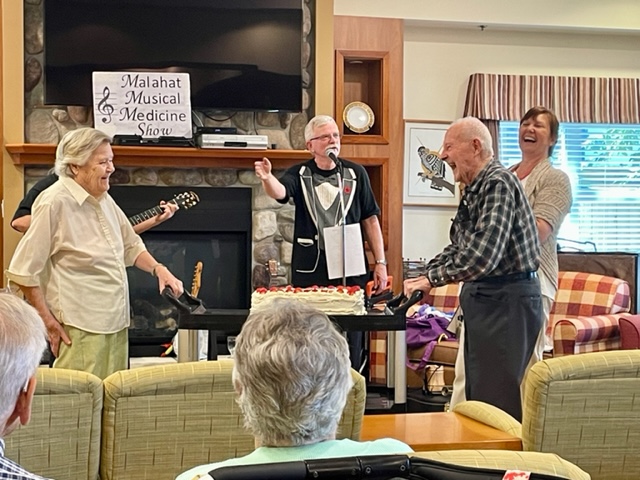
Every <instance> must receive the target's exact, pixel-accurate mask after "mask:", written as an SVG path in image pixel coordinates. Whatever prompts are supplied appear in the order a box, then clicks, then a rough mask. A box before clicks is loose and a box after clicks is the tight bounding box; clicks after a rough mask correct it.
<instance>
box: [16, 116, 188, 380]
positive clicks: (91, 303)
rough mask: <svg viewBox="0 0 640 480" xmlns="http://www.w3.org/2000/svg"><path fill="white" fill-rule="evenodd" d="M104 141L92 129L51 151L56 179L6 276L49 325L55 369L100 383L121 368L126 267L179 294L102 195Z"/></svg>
mask: <svg viewBox="0 0 640 480" xmlns="http://www.w3.org/2000/svg"><path fill="white" fill-rule="evenodd" d="M110 141H111V138H110V137H109V136H108V135H106V134H105V133H103V132H101V131H99V130H96V129H94V128H79V129H77V130H72V131H70V132H67V133H66V134H65V136H64V137H63V138H62V140H61V141H60V143H59V145H58V148H57V150H56V161H55V170H56V174H57V175H58V176H59V177H60V179H59V180H58V181H57V182H56V183H55V184H53V185H52V186H50V187H49V188H47V189H46V190H45V191H44V192H42V193H41V194H40V195H39V196H38V198H37V199H36V201H35V203H34V205H33V216H32V219H31V226H30V227H29V229H28V230H27V232H26V234H25V236H24V237H22V240H21V241H20V243H19V244H18V246H17V248H16V251H15V254H14V255H13V258H12V259H11V263H10V265H9V268H8V270H7V277H8V278H9V281H10V282H12V283H13V284H15V285H18V287H20V289H21V290H22V292H23V293H24V295H25V297H26V299H27V300H28V301H29V303H30V304H31V305H33V306H34V307H35V308H36V309H37V310H38V313H39V314H40V316H41V318H42V321H43V322H44V324H45V326H46V327H47V331H48V333H49V342H50V344H51V352H52V353H53V355H54V356H55V357H56V360H55V362H54V364H53V366H54V367H55V368H68V369H72V370H81V371H85V372H89V373H93V374H94V375H96V376H98V377H100V378H105V377H107V376H108V375H110V374H111V373H113V372H115V371H118V370H123V369H126V368H127V362H128V356H129V355H128V327H129V322H130V313H129V284H128V281H127V272H126V267H128V266H132V265H133V266H136V267H137V268H139V269H140V270H143V271H145V272H148V273H150V274H152V275H153V276H154V277H157V279H158V287H159V292H160V291H162V290H163V289H164V288H165V287H169V288H171V289H172V290H173V291H174V292H175V293H176V294H177V295H180V294H181V293H182V289H183V287H182V282H181V281H180V280H178V279H177V278H176V277H174V276H173V274H172V273H171V272H170V271H169V269H168V268H167V267H165V266H164V265H162V264H160V263H158V262H157V261H156V260H155V259H154V258H153V256H152V255H151V254H150V253H149V252H148V251H147V249H146V247H145V245H144V243H143V242H142V239H141V238H140V237H139V236H138V235H136V234H135V232H134V231H133V228H132V226H131V224H130V223H129V220H128V219H127V217H126V215H125V214H124V212H123V211H122V210H121V209H120V207H118V206H117V205H116V203H115V201H114V200H113V198H111V196H110V195H109V194H108V190H109V178H110V177H111V174H112V173H113V172H114V171H115V168H114V165H113V151H112V150H111V144H110Z"/></svg>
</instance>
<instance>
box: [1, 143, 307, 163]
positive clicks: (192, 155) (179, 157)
mask: <svg viewBox="0 0 640 480" xmlns="http://www.w3.org/2000/svg"><path fill="white" fill-rule="evenodd" d="M112 148H113V153H114V162H115V164H116V166H121V167H174V168H175V167H178V168H180V167H183V168H243V169H245V168H246V169H252V168H253V163H254V162H255V161H256V160H260V159H262V157H267V158H269V160H271V163H272V164H273V166H274V167H275V168H277V169H283V168H287V167H290V166H292V165H294V164H296V163H299V162H301V161H304V160H307V159H309V158H311V154H310V153H309V152H307V151H306V150H255V149H226V148H225V149H200V148H182V147H130V146H126V147H125V146H119V145H113V146H112ZM6 149H7V151H8V152H9V153H10V154H11V158H12V159H13V163H14V164H15V165H24V166H30V165H34V166H35V165H53V163H54V159H55V151H56V145H47V144H35V143H19V144H9V145H6Z"/></svg>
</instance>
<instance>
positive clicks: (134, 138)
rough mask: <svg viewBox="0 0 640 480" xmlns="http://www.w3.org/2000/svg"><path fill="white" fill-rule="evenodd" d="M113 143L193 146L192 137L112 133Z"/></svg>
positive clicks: (137, 145) (151, 145) (136, 145)
mask: <svg viewBox="0 0 640 480" xmlns="http://www.w3.org/2000/svg"><path fill="white" fill-rule="evenodd" d="M113 144H114V145H127V146H135V147H139V146H150V147H195V144H194V142H193V139H191V138H186V137H158V138H149V137H141V136H140V135H114V136H113Z"/></svg>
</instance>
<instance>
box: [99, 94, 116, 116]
mask: <svg viewBox="0 0 640 480" xmlns="http://www.w3.org/2000/svg"><path fill="white" fill-rule="evenodd" d="M102 95H103V97H102V100H100V102H99V103H98V112H100V113H101V114H102V115H104V116H103V117H102V123H111V115H112V114H113V112H114V110H115V108H113V105H111V104H110V103H109V102H107V99H108V98H109V95H111V91H110V90H109V87H104V90H102Z"/></svg>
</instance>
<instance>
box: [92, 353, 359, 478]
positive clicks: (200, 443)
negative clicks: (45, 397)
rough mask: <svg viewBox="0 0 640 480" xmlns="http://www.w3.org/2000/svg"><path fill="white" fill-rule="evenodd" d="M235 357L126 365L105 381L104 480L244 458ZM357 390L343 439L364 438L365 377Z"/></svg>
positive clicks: (165, 474) (167, 474)
mask: <svg viewBox="0 0 640 480" xmlns="http://www.w3.org/2000/svg"><path fill="white" fill-rule="evenodd" d="M232 368H233V361H232V360H219V361H210V362H192V363H177V364H173V365H157V366H152V367H142V368H136V369H133V370H124V371H121V372H116V373H114V374H113V375H110V376H109V377H107V378H106V379H105V380H104V409H103V410H104V413H103V435H102V454H101V457H100V478H101V480H125V479H126V480H128V479H134V478H135V479H136V480H145V479H149V480H164V479H166V480H173V479H174V478H175V477H176V475H177V474H179V473H181V472H184V471H185V470H187V469H189V468H191V467H194V466H196V465H201V464H205V463H212V462H217V461H222V460H226V459H228V458H233V457H239V456H243V455H246V454H248V453H250V452H251V451H253V450H254V448H255V444H254V438H253V436H252V435H251V434H250V433H249V432H247V431H246V430H245V429H244V427H243V418H242V413H241V412H240V409H239V407H238V405H237V403H236V395H235V391H234V388H233V384H232V381H231V371H232ZM351 373H352V377H353V380H354V387H353V388H352V390H351V393H350V394H349V397H348V400H347V406H346V408H345V411H344V412H343V416H342V420H341V422H340V425H339V430H338V438H351V439H354V440H358V439H359V438H360V430H361V427H362V417H363V415H364V406H365V397H366V391H365V388H366V387H365V382H364V378H363V377H362V376H361V375H360V374H359V373H357V372H355V371H353V370H352V372H351Z"/></svg>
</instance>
